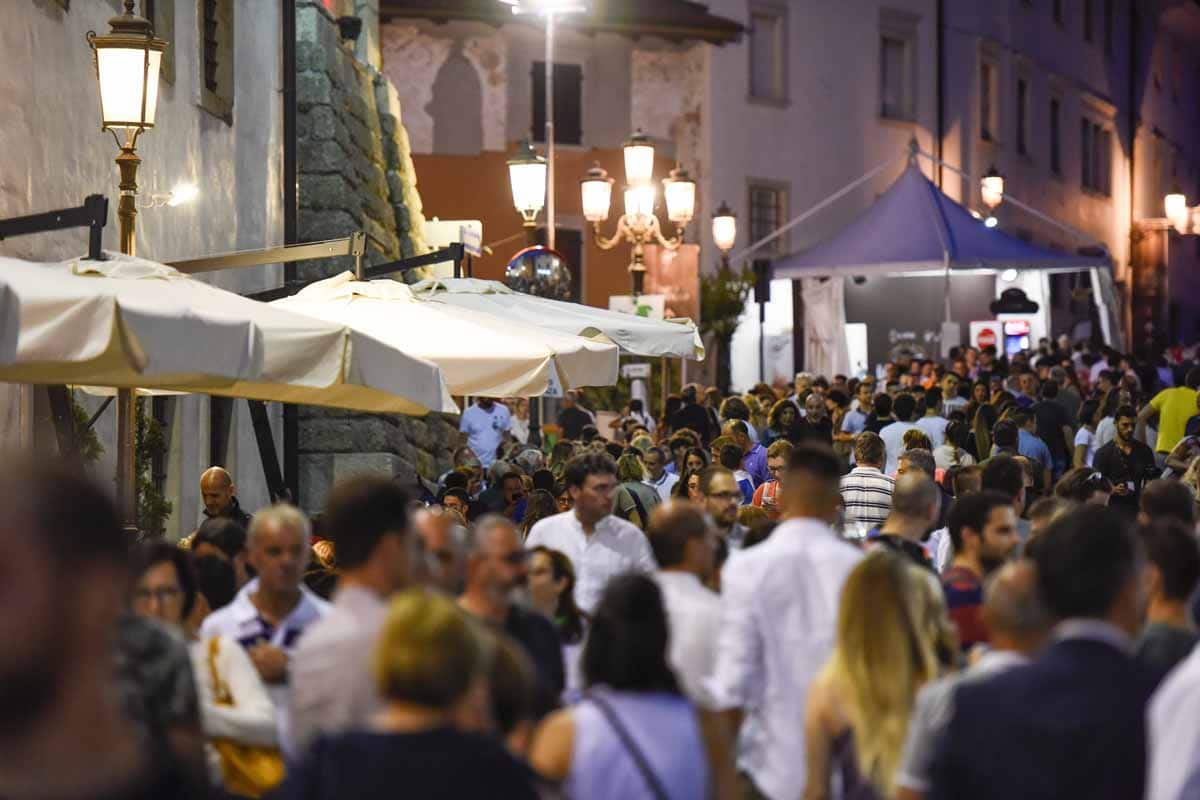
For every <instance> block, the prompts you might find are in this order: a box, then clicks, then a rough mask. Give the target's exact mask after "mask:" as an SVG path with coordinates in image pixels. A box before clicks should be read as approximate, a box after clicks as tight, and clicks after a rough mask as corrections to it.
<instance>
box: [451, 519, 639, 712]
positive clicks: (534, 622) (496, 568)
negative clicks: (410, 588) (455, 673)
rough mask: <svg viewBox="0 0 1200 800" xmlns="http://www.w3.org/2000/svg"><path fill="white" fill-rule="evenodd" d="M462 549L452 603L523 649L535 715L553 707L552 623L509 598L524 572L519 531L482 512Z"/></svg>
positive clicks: (556, 674)
mask: <svg viewBox="0 0 1200 800" xmlns="http://www.w3.org/2000/svg"><path fill="white" fill-rule="evenodd" d="M639 535H640V534H639ZM466 550H467V585H466V590H465V591H464V592H463V593H462V595H461V596H460V597H459V598H458V605H459V607H460V608H462V609H463V610H464V611H467V612H468V613H470V614H472V615H474V616H476V617H478V618H479V619H481V620H482V621H483V622H485V623H487V624H488V625H491V626H492V627H494V628H496V629H497V630H501V631H503V632H504V633H506V634H508V635H509V636H511V637H512V638H513V640H514V641H516V642H517V644H519V645H521V647H522V648H523V649H524V650H525V652H526V654H527V655H528V656H529V660H530V661H532V662H533V665H534V668H535V669H536V671H537V683H538V692H537V713H538V716H539V717H540V716H542V715H544V714H546V713H548V712H550V711H551V710H553V709H554V708H556V707H557V706H558V697H559V695H561V694H562V690H563V687H564V686H565V684H566V677H565V672H564V669H563V658H562V645H561V644H560V643H559V639H558V632H557V631H555V629H554V625H553V624H552V623H551V622H550V620H548V619H546V618H545V617H543V616H542V615H541V614H538V613H537V612H536V611H529V610H526V609H525V608H522V607H521V606H520V605H518V604H517V603H515V602H513V601H514V599H515V596H516V595H517V594H518V593H519V592H520V591H521V590H522V589H524V588H525V584H526V581H527V579H528V575H529V573H528V568H527V566H526V558H527V556H528V555H529V554H528V553H527V552H526V551H525V550H523V549H521V534H520V533H519V532H518V531H517V526H516V525H514V524H513V522H512V520H510V519H508V518H507V517H505V516H502V515H500V514H487V515H486V516H484V517H483V518H481V519H480V520H479V522H477V523H476V524H475V530H474V532H473V533H472V534H469V535H468V537H467V546H466Z"/></svg>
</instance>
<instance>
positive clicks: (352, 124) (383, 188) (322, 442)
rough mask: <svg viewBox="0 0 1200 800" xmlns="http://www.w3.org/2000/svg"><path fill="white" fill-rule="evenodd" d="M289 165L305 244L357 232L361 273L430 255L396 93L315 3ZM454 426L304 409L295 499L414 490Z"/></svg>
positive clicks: (300, 32)
mask: <svg viewBox="0 0 1200 800" xmlns="http://www.w3.org/2000/svg"><path fill="white" fill-rule="evenodd" d="M296 39H297V43H296V62H297V76H296V89H297V107H298V112H299V114H298V121H297V129H298V130H297V139H298V144H297V156H298V172H299V181H300V220H299V234H300V238H301V240H302V241H317V240H321V239H332V238H337V237H341V236H347V235H349V234H351V233H353V232H355V231H358V230H365V231H366V232H367V233H368V234H369V235H370V236H371V237H372V238H373V239H374V240H375V241H374V242H369V243H368V248H367V251H368V256H367V258H366V262H367V263H369V264H378V263H384V262H386V261H393V260H395V259H397V258H401V257H409V256H413V255H417V254H420V253H424V252H427V251H428V250H429V248H428V246H427V245H426V243H425V241H424V237H423V232H422V231H423V226H424V223H425V217H424V215H423V214H422V211H421V196H420V194H419V193H418V191H417V177H416V173H415V170H414V168H413V163H412V156H411V148H410V145H409V140H408V134H407V133H406V132H405V130H404V125H403V123H402V119H401V107H400V99H399V96H398V95H397V93H396V89H395V87H394V86H393V85H392V84H391V82H390V81H388V80H387V78H385V77H384V76H382V75H381V74H380V73H379V72H378V71H376V70H375V69H374V68H373V67H371V66H368V65H366V64H363V63H362V62H360V61H359V60H357V59H356V58H355V54H354V50H353V49H351V47H349V46H348V45H347V44H344V43H343V42H342V41H341V39H340V36H339V32H338V27H337V24H336V22H335V21H334V18H333V16H332V15H331V14H330V13H329V12H328V11H327V10H326V9H325V8H324V7H323V5H322V4H321V3H320V2H316V0H299V2H297V11H296ZM353 268H354V263H353V259H352V258H350V257H344V258H338V259H323V260H320V261H310V262H301V263H300V265H299V269H298V272H299V277H300V278H301V279H303V280H316V279H319V278H324V277H329V276H331V275H335V274H337V273H339V272H342V271H344V270H352V269H353ZM454 422H455V420H454V419H453V418H452V417H447V416H444V415H439V414H430V415H428V416H426V417H423V418H414V417H404V416H394V415H380V414H357V413H351V412H344V411H338V410H334V409H322V408H307V407H306V408H302V409H301V412H300V502H301V505H303V506H304V507H306V508H307V509H309V510H316V509H317V508H319V507H320V505H321V504H322V503H324V500H325V497H326V495H327V494H328V490H329V487H330V486H331V485H332V483H333V482H334V481H335V480H337V479H338V478H340V477H343V476H345V475H348V474H352V473H357V472H375V473H380V474H384V475H388V476H395V477H396V478H397V479H399V480H400V481H402V482H405V483H411V482H413V481H415V479H416V477H417V476H418V475H420V476H422V477H424V478H426V479H436V477H437V476H438V475H440V474H441V473H442V472H445V471H446V470H447V469H449V468H450V466H451V452H452V449H453V447H454V444H455V442H456V440H457V435H458V434H457V426H456V425H455V424H454Z"/></svg>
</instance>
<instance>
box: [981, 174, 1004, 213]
mask: <svg viewBox="0 0 1200 800" xmlns="http://www.w3.org/2000/svg"><path fill="white" fill-rule="evenodd" d="M979 195H980V199H982V200H983V204H984V205H985V206H987V207H988V208H990V209H991V210H993V211H995V210H996V206H998V205H1000V204H1001V203H1002V202H1004V176H1003V175H1001V174H1000V173H999V172H997V171H996V167H995V165H993V166H991V167H990V168H989V169H988V171H987V172H986V173H985V174H984V176H983V177H982V178H980V179H979Z"/></svg>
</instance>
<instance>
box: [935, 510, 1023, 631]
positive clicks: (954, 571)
mask: <svg viewBox="0 0 1200 800" xmlns="http://www.w3.org/2000/svg"><path fill="white" fill-rule="evenodd" d="M948 522H949V528H950V540H951V541H952V542H953V543H954V560H953V561H952V562H950V568H949V569H947V570H946V571H945V572H944V573H942V590H943V591H944V592H945V594H946V607H947V608H948V609H949V611H950V618H951V619H952V620H953V621H954V625H955V627H957V628H958V638H959V642H960V644H961V645H962V648H963V650H964V651H965V650H969V649H970V648H971V647H973V646H974V645H976V644H979V643H981V642H987V641H988V639H989V636H988V631H987V626H986V625H985V624H984V622H983V616H982V610H983V582H984V579H985V578H986V577H987V576H988V575H990V574H991V573H992V572H993V571H995V570H997V569H999V568H1000V567H1001V566H1002V565H1003V564H1004V562H1005V561H1007V560H1008V559H1009V558H1010V557H1011V556H1012V554H1013V553H1014V552H1015V551H1016V549H1017V544H1018V543H1019V541H1020V539H1019V537H1018V536H1017V515H1016V512H1015V511H1014V510H1013V506H1012V502H1011V501H1010V500H1009V499H1008V498H1007V497H1005V496H1004V495H1002V494H1000V493H999V492H969V493H967V494H964V495H963V496H962V497H960V498H958V500H956V501H955V503H954V507H953V508H951V509H950V518H949V520H948Z"/></svg>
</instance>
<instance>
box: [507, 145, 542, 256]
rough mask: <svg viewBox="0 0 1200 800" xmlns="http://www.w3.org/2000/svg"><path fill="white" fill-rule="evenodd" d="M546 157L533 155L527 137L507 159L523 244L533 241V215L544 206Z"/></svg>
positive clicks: (534, 217)
mask: <svg viewBox="0 0 1200 800" xmlns="http://www.w3.org/2000/svg"><path fill="white" fill-rule="evenodd" d="M546 169H547V166H546V159H544V158H542V157H541V156H539V155H538V154H537V151H535V150H534V149H533V145H531V144H530V143H529V140H528V139H525V140H524V141H522V142H521V144H520V146H519V147H518V148H517V152H516V153H515V154H514V155H513V157H512V158H510V159H509V160H508V181H509V183H510V184H511V185H512V196H513V205H514V206H515V207H516V209H517V212H518V213H519V214H520V215H521V219H522V220H524V224H525V243H526V244H528V245H531V246H532V245H535V244H537V215H538V214H539V213H541V210H542V209H543V208H544V207H545V205H546Z"/></svg>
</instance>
